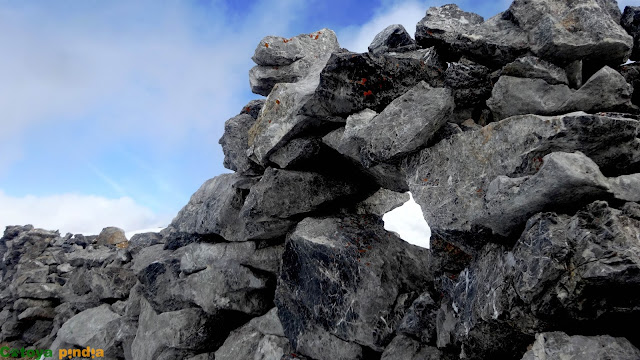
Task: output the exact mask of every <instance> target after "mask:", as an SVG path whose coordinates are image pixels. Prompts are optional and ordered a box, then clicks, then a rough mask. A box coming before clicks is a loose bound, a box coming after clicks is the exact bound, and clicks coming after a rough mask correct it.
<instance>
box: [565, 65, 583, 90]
mask: <svg viewBox="0 0 640 360" xmlns="http://www.w3.org/2000/svg"><path fill="white" fill-rule="evenodd" d="M564 71H565V72H566V73H567V80H569V86H571V88H572V89H579V88H580V87H581V86H582V60H576V61H573V62H571V63H569V65H567V66H565V68H564Z"/></svg>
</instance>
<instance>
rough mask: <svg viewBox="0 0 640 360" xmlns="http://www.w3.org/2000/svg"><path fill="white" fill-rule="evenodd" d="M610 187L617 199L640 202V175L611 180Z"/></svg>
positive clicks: (623, 176)
mask: <svg viewBox="0 0 640 360" xmlns="http://www.w3.org/2000/svg"><path fill="white" fill-rule="evenodd" d="M609 187H610V188H611V191H612V192H613V193H614V195H615V197H616V199H619V200H623V201H634V202H640V174H631V175H622V176H618V177H615V178H610V179H609Z"/></svg>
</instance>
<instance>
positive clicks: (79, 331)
mask: <svg viewBox="0 0 640 360" xmlns="http://www.w3.org/2000/svg"><path fill="white" fill-rule="evenodd" d="M119 318H120V315H118V314H116V313H115V312H113V311H111V307H110V306H109V305H107V304H103V305H100V306H99V307H96V308H92V309H88V310H85V311H83V312H81V313H79V314H77V315H76V316H74V317H72V318H71V319H69V320H68V321H67V322H65V323H64V324H63V325H62V327H61V328H60V330H58V338H59V339H60V340H61V341H63V342H65V343H69V344H72V345H77V346H80V347H86V346H92V347H93V344H90V343H89V341H90V340H91V338H93V337H94V336H95V335H96V334H98V333H100V332H101V331H104V329H105V328H106V326H107V325H108V324H109V323H110V322H112V321H114V320H117V319H119Z"/></svg>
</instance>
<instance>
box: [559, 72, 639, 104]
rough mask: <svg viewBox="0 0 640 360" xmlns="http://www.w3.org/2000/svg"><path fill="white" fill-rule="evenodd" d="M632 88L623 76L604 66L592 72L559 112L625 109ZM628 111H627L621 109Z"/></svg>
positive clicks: (629, 101)
mask: <svg viewBox="0 0 640 360" xmlns="http://www.w3.org/2000/svg"><path fill="white" fill-rule="evenodd" d="M632 93H633V88H632V87H631V86H630V85H629V84H627V82H626V81H625V79H624V77H623V76H622V75H620V73H618V72H617V71H615V70H613V69H612V68H610V67H608V66H605V67H603V68H602V69H600V70H599V71H598V72H597V73H595V74H593V76H591V77H590V78H589V80H587V82H586V83H584V85H582V87H581V88H580V89H578V90H577V91H576V92H575V93H573V94H572V95H571V97H570V98H569V99H568V100H567V101H566V102H565V103H564V104H562V106H561V108H560V110H559V111H560V112H572V111H584V112H596V111H599V112H605V111H618V110H620V109H623V110H626V109H628V107H629V106H630V105H631V94H632ZM623 112H628V111H623Z"/></svg>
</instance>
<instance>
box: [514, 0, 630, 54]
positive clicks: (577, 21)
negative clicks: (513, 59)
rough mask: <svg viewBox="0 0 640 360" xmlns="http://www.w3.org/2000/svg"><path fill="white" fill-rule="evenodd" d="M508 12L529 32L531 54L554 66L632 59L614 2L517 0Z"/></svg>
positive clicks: (516, 22)
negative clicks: (574, 62) (555, 64)
mask: <svg viewBox="0 0 640 360" xmlns="http://www.w3.org/2000/svg"><path fill="white" fill-rule="evenodd" d="M506 13H508V14H509V17H510V19H511V21H513V22H514V23H515V24H518V26H519V27H520V28H521V29H523V30H524V31H526V32H527V34H528V39H529V44H530V46H531V51H532V52H533V53H534V54H536V55H537V56H538V57H540V58H542V59H544V60H548V61H551V62H554V63H558V64H562V63H564V64H568V63H570V62H573V61H575V60H583V61H587V62H593V63H597V64H600V66H602V65H610V66H615V65H618V64H622V63H623V62H624V61H625V60H626V59H627V58H628V57H629V53H630V51H631V48H632V45H633V39H632V38H631V36H629V35H628V34H627V33H626V32H625V31H624V29H623V28H622V27H621V26H620V25H619V22H620V13H619V9H617V6H615V2H614V1H611V0H600V1H598V0H581V1H574V2H566V1H554V0H535V1H527V0H515V1H514V2H513V3H512V4H511V7H509V10H507V12H506ZM614 13H615V15H613V14H614Z"/></svg>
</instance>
